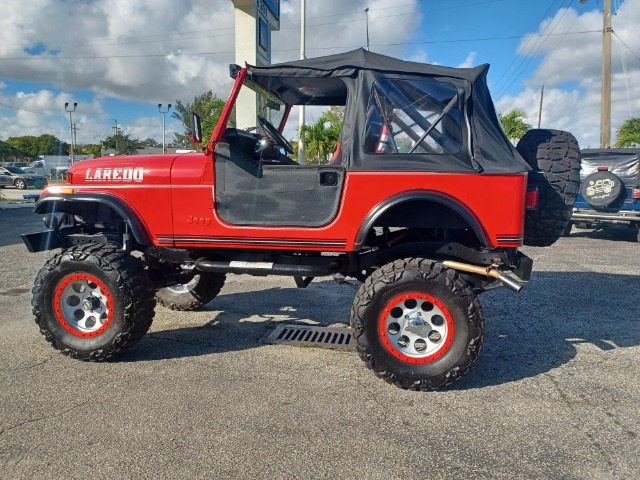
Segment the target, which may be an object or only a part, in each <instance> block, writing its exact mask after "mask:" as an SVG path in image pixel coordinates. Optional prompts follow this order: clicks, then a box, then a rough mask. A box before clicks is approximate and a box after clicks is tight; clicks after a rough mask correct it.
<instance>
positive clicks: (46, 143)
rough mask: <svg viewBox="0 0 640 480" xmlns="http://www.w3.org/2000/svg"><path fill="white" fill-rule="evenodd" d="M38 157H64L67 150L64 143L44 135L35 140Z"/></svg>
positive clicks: (51, 136)
mask: <svg viewBox="0 0 640 480" xmlns="http://www.w3.org/2000/svg"><path fill="white" fill-rule="evenodd" d="M36 146H37V149H38V155H64V154H65V153H66V151H67V149H68V145H67V143H66V142H62V141H60V140H59V139H58V138H56V137H54V136H53V135H49V134H47V133H45V134H44V135H40V136H39V137H38V138H37V139H36Z"/></svg>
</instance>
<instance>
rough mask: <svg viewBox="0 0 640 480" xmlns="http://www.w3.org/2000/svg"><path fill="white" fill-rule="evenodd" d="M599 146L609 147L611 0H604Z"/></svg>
mask: <svg viewBox="0 0 640 480" xmlns="http://www.w3.org/2000/svg"><path fill="white" fill-rule="evenodd" d="M602 23H603V31H602V33H603V38H602V100H601V102H600V148H611V32H612V31H613V29H612V28H611V0H604V18H603V22H602Z"/></svg>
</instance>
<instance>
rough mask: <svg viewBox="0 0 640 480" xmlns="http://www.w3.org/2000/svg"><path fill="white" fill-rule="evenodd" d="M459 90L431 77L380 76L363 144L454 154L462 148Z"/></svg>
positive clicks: (390, 150) (370, 149) (369, 148)
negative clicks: (393, 77) (403, 78)
mask: <svg viewBox="0 0 640 480" xmlns="http://www.w3.org/2000/svg"><path fill="white" fill-rule="evenodd" d="M460 104H461V102H460V100H459V96H458V90H457V89H456V87H455V86H454V85H452V84H450V83H446V82H441V81H438V80H436V79H433V78H422V79H413V80H400V79H388V78H379V79H378V80H376V82H375V83H374V84H373V88H372V90H371V97H370V98H369V104H368V107H367V121H366V124H365V132H364V141H363V148H364V151H365V153H373V154H431V155H433V154H455V153H458V152H459V151H460V149H461V148H462V127H461V121H462V115H461V113H460Z"/></svg>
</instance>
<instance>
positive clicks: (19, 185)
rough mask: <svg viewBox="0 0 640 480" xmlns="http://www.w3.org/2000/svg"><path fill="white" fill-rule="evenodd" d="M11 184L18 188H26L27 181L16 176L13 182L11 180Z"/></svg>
mask: <svg viewBox="0 0 640 480" xmlns="http://www.w3.org/2000/svg"><path fill="white" fill-rule="evenodd" d="M13 185H14V187H16V188H17V189H18V190H24V189H25V188H27V182H25V181H24V180H22V179H21V178H18V179H17V180H16V181H15V182H13Z"/></svg>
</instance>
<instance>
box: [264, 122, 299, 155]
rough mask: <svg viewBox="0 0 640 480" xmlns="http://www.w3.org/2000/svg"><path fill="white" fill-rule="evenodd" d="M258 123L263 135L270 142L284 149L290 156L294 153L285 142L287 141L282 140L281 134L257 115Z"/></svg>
mask: <svg viewBox="0 0 640 480" xmlns="http://www.w3.org/2000/svg"><path fill="white" fill-rule="evenodd" d="M258 123H259V124H260V126H261V127H262V129H263V130H264V133H265V135H266V136H267V137H269V140H271V141H272V142H273V143H275V144H276V145H278V146H280V147H282V148H284V149H285V150H286V152H287V153H290V154H291V155H293V154H294V153H295V151H294V150H293V147H292V146H291V144H290V143H289V142H288V141H287V139H286V138H284V137H283V136H282V134H281V133H280V132H279V131H278V129H277V128H276V127H274V126H273V125H271V124H270V123H269V122H268V121H267V119H266V118H264V117H262V116H260V115H258Z"/></svg>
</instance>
